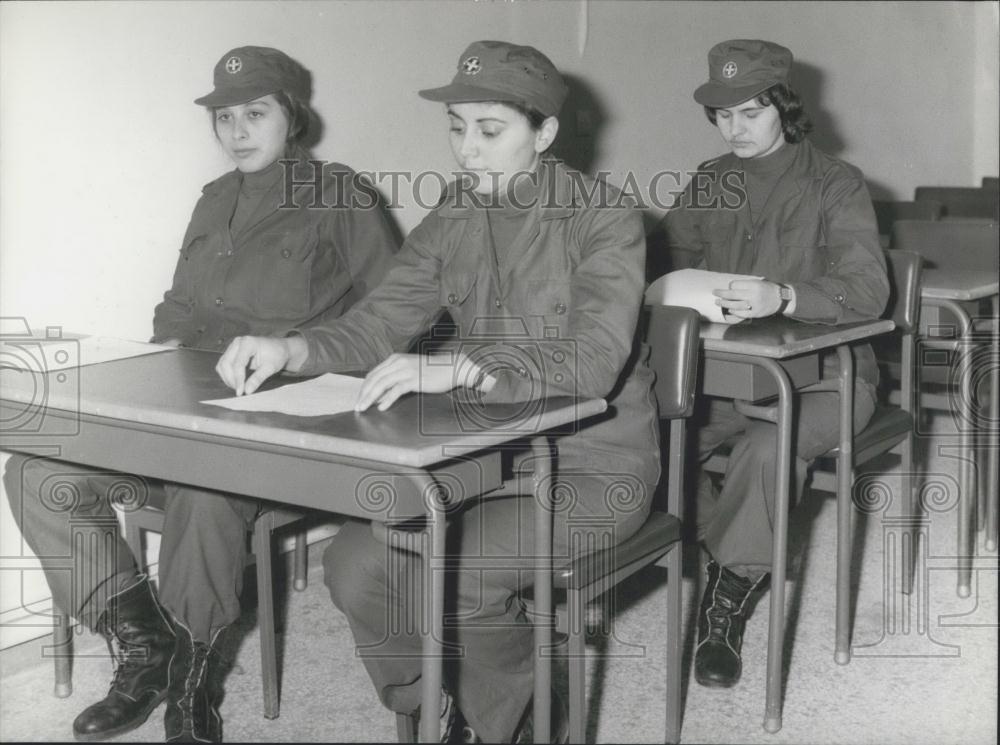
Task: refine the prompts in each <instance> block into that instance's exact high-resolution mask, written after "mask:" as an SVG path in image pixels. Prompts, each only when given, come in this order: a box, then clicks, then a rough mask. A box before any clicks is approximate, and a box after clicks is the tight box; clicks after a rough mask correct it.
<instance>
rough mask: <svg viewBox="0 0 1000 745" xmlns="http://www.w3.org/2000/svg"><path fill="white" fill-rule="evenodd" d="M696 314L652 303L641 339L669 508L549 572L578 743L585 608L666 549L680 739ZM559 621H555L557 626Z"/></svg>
mask: <svg viewBox="0 0 1000 745" xmlns="http://www.w3.org/2000/svg"><path fill="white" fill-rule="evenodd" d="M698 332H699V320H698V314H697V313H696V312H695V311H693V310H690V309H688V308H677V307H672V306H651V307H650V308H649V326H648V333H647V335H646V339H647V341H648V343H649V345H650V347H651V355H650V366H651V367H652V369H653V371H654V372H655V373H656V384H655V392H656V398H657V402H658V403H659V411H660V418H661V419H666V420H668V421H669V428H670V442H669V446H668V450H667V512H657V511H653V512H652V513H651V514H650V516H649V518H648V520H647V521H646V523H645V524H644V525H643V526H642V528H640V529H639V531H638V532H637V533H636V534H635V535H633V536H632V537H631V538H629V539H627V540H625V541H623V542H622V543H620V544H618V545H617V546H614V547H612V548H609V549H605V550H603V551H594V552H591V553H586V554H583V555H581V556H578V557H577V558H575V559H574V560H572V561H571V562H569V563H568V564H566V565H564V566H562V567H558V568H556V569H555V570H554V571H553V587H554V588H555V589H557V590H562V591H564V592H565V600H566V602H565V606H562V607H560V608H559V609H558V610H557V618H558V620H559V621H560V622H563V623H564V628H561V629H560V630H564V631H565V632H566V633H567V634H568V640H567V644H568V647H567V651H568V654H569V702H568V703H569V741H570V742H583V738H584V724H585V720H586V693H585V677H584V672H585V668H586V656H585V655H586V647H585V636H586V623H585V619H586V615H587V605H588V604H589V603H591V602H592V601H593V600H594V599H596V598H597V597H599V596H600V595H603V594H604V593H606V592H608V591H609V590H611V589H613V588H614V587H615V586H616V585H617V584H619V583H620V582H621V581H622V580H624V579H625V578H627V577H629V576H631V575H632V574H634V573H635V572H637V571H639V570H640V569H642V568H644V567H646V566H649V565H650V564H652V563H654V562H657V561H658V560H659V559H660V558H661V557H663V556H664V555H665V554H666V562H667V563H666V566H667V572H668V580H667V581H668V586H667V613H666V626H667V659H666V664H667V701H666V722H667V733H666V740H667V742H680V730H681V676H680V672H681V540H680V539H681V518H682V516H683V500H684V497H683V486H684V460H685V434H686V432H685V421H684V420H685V419H686V418H687V417H689V416H691V412H692V411H693V409H694V399H695V386H696V381H697V370H698ZM558 627H559V626H557V628H558Z"/></svg>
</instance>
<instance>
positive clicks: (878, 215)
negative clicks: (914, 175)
mask: <svg viewBox="0 0 1000 745" xmlns="http://www.w3.org/2000/svg"><path fill="white" fill-rule="evenodd" d="M872 206H873V207H874V208H875V220H876V221H877V222H878V232H879V235H883V236H889V235H890V234H891V233H892V224H893V223H894V222H896V220H937V219H939V218H940V217H941V213H942V212H943V211H944V205H942V204H941V203H940V202H934V201H929V200H928V201H922V202H888V201H882V200H878V199H875V200H872Z"/></svg>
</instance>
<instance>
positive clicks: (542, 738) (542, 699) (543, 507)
mask: <svg viewBox="0 0 1000 745" xmlns="http://www.w3.org/2000/svg"><path fill="white" fill-rule="evenodd" d="M531 454H532V461H533V465H534V477H533V484H534V492H535V494H534V497H535V588H534V593H535V613H536V616H537V617H536V619H535V698H534V707H535V708H534V719H535V721H534V732H535V742H541V743H548V742H550V741H551V735H550V734H549V732H550V729H551V722H550V713H551V710H552V657H551V652H552V623H553V621H554V620H555V616H554V614H553V612H552V488H551V487H552V479H551V476H552V452H551V450H550V448H549V441H548V438H547V437H544V436H542V437H535V438H533V439H532V441H531Z"/></svg>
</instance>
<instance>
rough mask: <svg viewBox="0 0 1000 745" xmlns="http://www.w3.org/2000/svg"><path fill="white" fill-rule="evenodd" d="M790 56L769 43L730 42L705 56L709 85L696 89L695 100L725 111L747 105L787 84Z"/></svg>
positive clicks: (737, 40) (785, 50)
mask: <svg viewBox="0 0 1000 745" xmlns="http://www.w3.org/2000/svg"><path fill="white" fill-rule="evenodd" d="M791 67H792V53H791V52H790V51H789V50H788V49H786V48H785V47H783V46H781V45H780V44H775V43H774V42H770V41H761V40H760V39H730V40H729V41H724V42H722V43H721V44H716V45H715V46H714V47H712V49H711V50H710V51H709V53H708V77H709V81H708V82H707V83H705V84H704V85H700V86H698V89H697V90H696V91H695V92H694V100H695V101H697V102H698V103H700V104H701V105H702V106H709V107H711V108H713V109H725V108H729V107H730V106H736V105H738V104H741V103H743V102H744V101H749V100H750V99H751V98H753V97H754V96H756V95H757V94H759V93H763V92H764V91H766V90H767V89H768V88H770V87H771V86H772V85H775V84H777V83H787V82H788V74H789V71H790V70H791Z"/></svg>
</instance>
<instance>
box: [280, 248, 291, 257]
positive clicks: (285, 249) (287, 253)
mask: <svg viewBox="0 0 1000 745" xmlns="http://www.w3.org/2000/svg"><path fill="white" fill-rule="evenodd" d="M281 255H282V256H284V257H285V258H286V259H287V258H288V257H289V256H291V255H292V252H291V251H289V250H288V249H287V248H283V249H281Z"/></svg>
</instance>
